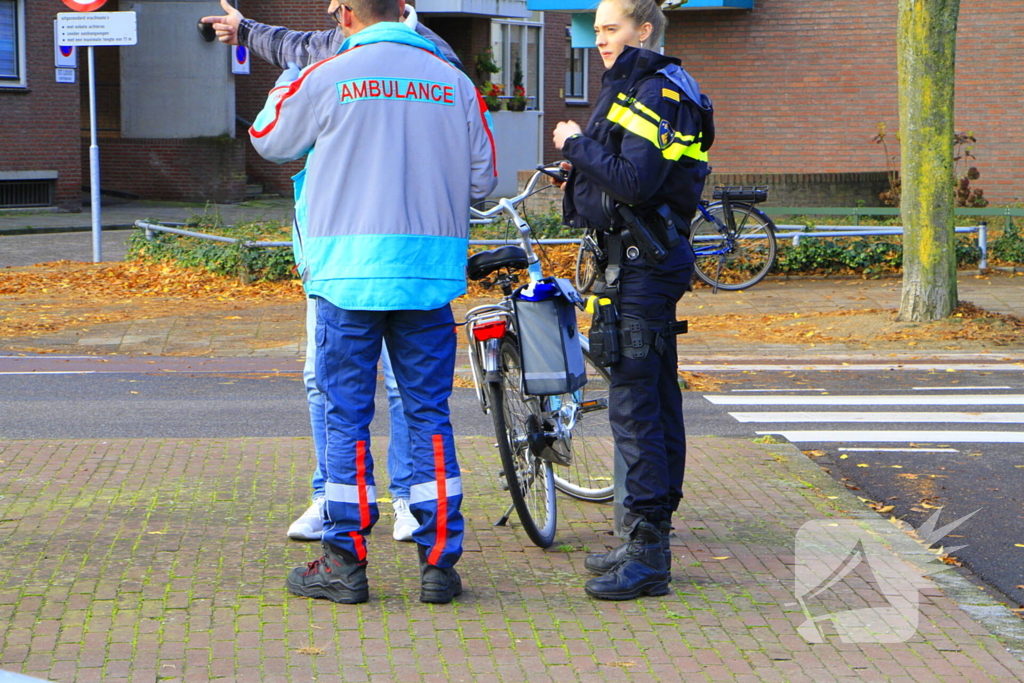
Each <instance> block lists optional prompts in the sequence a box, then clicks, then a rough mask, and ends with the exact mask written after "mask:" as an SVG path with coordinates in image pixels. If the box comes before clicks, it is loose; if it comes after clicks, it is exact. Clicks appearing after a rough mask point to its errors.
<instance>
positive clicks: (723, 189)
mask: <svg viewBox="0 0 1024 683" xmlns="http://www.w3.org/2000/svg"><path fill="white" fill-rule="evenodd" d="M711 197H712V198H713V199H718V200H726V199H728V200H729V201H730V202H746V203H748V204H759V203H760V202H764V201H768V186H767V185H719V186H718V187H716V188H715V189H714V191H713V192H712V194H711Z"/></svg>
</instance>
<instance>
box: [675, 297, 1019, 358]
mask: <svg viewBox="0 0 1024 683" xmlns="http://www.w3.org/2000/svg"><path fill="white" fill-rule="evenodd" d="M690 329H691V333H692V334H700V335H705V336H707V335H713V336H719V337H723V338H726V339H728V340H730V341H733V342H750V343H756V344H788V345H793V344H801V345H809V346H816V345H819V344H843V345H846V346H851V347H858V348H871V349H896V348H906V347H911V348H913V347H917V346H921V347H924V346H928V347H930V348H942V349H948V350H973V349H978V348H989V347H992V346H1010V345H1019V344H1021V343H1022V342H1024V319H1021V318H1018V317H1016V316H1012V315H1003V314H998V313H990V312H988V311H985V310H983V309H981V308H979V307H977V306H975V305H974V304H972V303H971V302H969V301H964V302H961V303H960V305H959V306H958V307H957V308H956V310H954V312H953V314H952V315H951V316H950V317H949V318H946V319H944V320H938V321H935V322H927V323H904V322H898V321H897V320H896V311H895V310H891V309H880V308H873V309H865V310H859V311H858V310H853V311H830V312H821V313H786V314H765V315H737V314H728V315H709V316H696V317H694V318H692V319H691V320H690Z"/></svg>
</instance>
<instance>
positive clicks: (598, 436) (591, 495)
mask: <svg viewBox="0 0 1024 683" xmlns="http://www.w3.org/2000/svg"><path fill="white" fill-rule="evenodd" d="M580 341H581V342H583V343H584V353H583V360H584V362H585V364H586V369H587V383H586V385H584V386H583V388H582V389H580V390H579V391H578V392H576V393H574V394H568V395H565V396H564V397H562V401H567V402H570V403H574V404H576V405H577V406H579V409H580V414H579V415H578V416H577V419H576V424H575V425H574V426H573V428H572V431H571V432H570V433H569V437H568V442H569V443H568V446H569V447H568V448H567V449H566V450H568V451H569V452H571V453H572V462H571V463H570V464H569V465H567V466H565V467H556V468H555V487H556V488H557V489H558V490H559V491H562V492H563V493H565V494H567V495H569V496H572V497H573V498H577V499H579V500H585V501H590V502H595V503H601V502H605V501H609V500H611V499H612V496H613V495H614V493H613V492H614V482H613V479H612V472H613V470H614V468H613V465H612V461H613V458H614V454H615V445H614V443H613V442H612V433H611V427H610V426H609V424H608V388H609V386H610V383H611V380H610V376H609V374H608V369H607V368H602V367H598V366H597V365H594V362H593V361H592V360H591V359H590V353H589V346H588V345H587V343H586V337H581V338H580Z"/></svg>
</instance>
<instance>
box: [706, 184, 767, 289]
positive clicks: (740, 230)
mask: <svg viewBox="0 0 1024 683" xmlns="http://www.w3.org/2000/svg"><path fill="white" fill-rule="evenodd" d="M712 197H713V199H718V200H720V201H717V202H715V203H714V204H709V203H708V202H706V201H704V200H701V202H700V204H699V205H698V207H697V208H698V211H699V212H700V215H699V216H697V217H696V218H695V219H694V220H693V223H691V224H690V244H691V245H692V246H693V251H694V254H695V255H696V256H697V262H696V268H695V272H696V274H697V277H698V278H700V279H701V280H702V281H704V282H705V283H707V284H709V285H711V286H712V287H713V290H712V291H713V292H717V291H718V290H719V289H724V290H726V291H735V290H739V289H746V288H748V287H753V286H754V285H756V284H757V283H758V282H760V281H761V280H763V279H764V278H765V277H766V276H767V275H768V272H769V271H770V270H771V269H772V266H773V265H775V255H776V251H777V249H778V247H777V245H776V242H775V223H773V222H772V219H771V218H769V217H768V216H767V215H765V214H764V212H762V211H761V210H759V209H758V208H757V207H756V206H754V205H755V204H758V203H760V202H763V201H765V200H767V199H768V188H767V187H716V188H715V190H714V193H713V195H712Z"/></svg>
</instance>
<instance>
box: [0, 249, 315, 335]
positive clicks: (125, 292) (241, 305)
mask: <svg viewBox="0 0 1024 683" xmlns="http://www.w3.org/2000/svg"><path fill="white" fill-rule="evenodd" d="M0 297H2V299H0V338H2V339H17V338H24V337H38V336H42V335H46V334H51V333H57V332H62V331H66V330H77V331H82V332H88V331H90V329H92V328H93V327H95V326H98V325H104V324H108V323H119V322H125V321H129V320H146V319H152V318H163V317H168V316H178V317H183V316H190V315H205V314H210V315H214V314H216V315H220V314H222V313H223V312H225V311H239V310H243V309H248V308H255V307H258V306H263V305H266V304H269V303H278V304H282V303H292V302H301V301H302V300H303V292H302V285H301V283H300V282H299V281H298V280H293V281H282V282H256V283H253V284H250V285H244V284H242V283H241V282H240V281H239V280H238V279H237V278H227V277H222V276H219V275H212V274H210V273H208V272H206V271H203V270H196V269H189V268H181V267H177V266H172V265H169V264H161V263H145V262H139V261H134V262H129V263H111V264H88V263H79V262H75V261H56V262H53V263H43V264H39V265H36V266H30V267H26V268H8V269H4V270H0ZM222 319H223V318H222Z"/></svg>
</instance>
